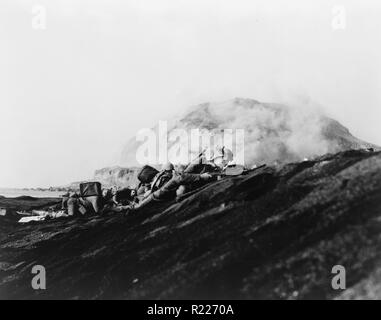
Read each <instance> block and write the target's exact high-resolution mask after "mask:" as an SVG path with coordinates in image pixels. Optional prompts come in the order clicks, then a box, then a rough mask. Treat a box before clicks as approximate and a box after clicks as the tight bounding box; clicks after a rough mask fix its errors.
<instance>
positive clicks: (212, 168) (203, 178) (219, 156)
mask: <svg viewBox="0 0 381 320" xmlns="http://www.w3.org/2000/svg"><path fill="white" fill-rule="evenodd" d="M232 160H233V153H232V151H231V150H229V149H227V148H225V147H222V148H217V149H216V150H215V151H214V152H213V153H212V154H211V157H210V158H209V159H207V158H206V156H205V152H204V153H202V154H200V155H199V157H198V158H197V159H196V160H194V161H192V163H190V164H189V165H188V166H187V167H186V168H185V169H184V171H183V172H182V173H179V172H175V171H173V176H172V178H171V179H170V180H169V181H168V182H166V183H165V184H164V185H163V186H162V187H160V188H158V189H156V190H152V193H151V194H150V195H149V196H148V197H146V198H145V199H143V200H142V201H141V202H140V203H139V204H138V205H135V206H134V207H133V208H132V209H138V208H142V207H144V206H146V205H147V204H149V203H151V202H152V201H155V200H156V201H167V200H171V199H173V198H175V197H176V195H177V196H179V195H181V194H182V193H184V192H188V191H191V190H194V189H196V188H199V187H201V186H203V185H205V184H206V183H208V182H210V181H212V180H213V179H216V178H217V176H218V173H221V172H222V170H223V169H224V168H225V167H226V166H227V164H228V163H229V162H231V161H232Z"/></svg>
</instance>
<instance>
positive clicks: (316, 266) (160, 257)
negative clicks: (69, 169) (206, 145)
mask: <svg viewBox="0 0 381 320" xmlns="http://www.w3.org/2000/svg"><path fill="white" fill-rule="evenodd" d="M0 223H1V220H0ZM11 227H12V228H11V230H9V232H8V233H7V237H6V238H3V239H2V240H1V241H0V270H1V271H0V297H1V298H22V299H25V298H31V299H51V298H69V299H106V298H123V299H168V298H173V299H185V298H190V299H192V298H196V299H202V298H231V299H239V298H243V299H312V298H322V299H331V298H339V299H341V298H381V261H380V258H381V250H380V249H381V233H380V231H381V153H370V152H365V151H347V152H342V153H339V154H336V155H326V156H323V157H321V158H319V159H317V160H315V161H305V162H301V163H295V164H289V165H286V166H284V167H282V168H279V169H275V168H262V169H259V170H257V171H255V172H252V173H250V174H248V175H245V176H240V177H229V178H225V179H223V180H221V181H218V182H215V183H213V184H211V185H210V186H208V187H207V188H205V189H203V190H202V191H200V192H199V193H197V194H195V195H193V196H191V197H189V198H187V199H185V200H184V201H183V202H181V203H170V204H165V203H158V204H157V206H156V207H150V208H145V209H142V210H141V211H140V212H137V213H135V214H133V215H132V214H131V215H129V216H124V215H122V214H114V215H109V216H102V217H92V218H86V219H67V220H65V219H62V220H57V221H49V222H40V223H33V224H31V225H25V226H21V225H12V226H11ZM36 264H41V265H43V266H45V268H46V275H47V290H45V291H33V290H32V289H31V286H30V282H31V279H32V276H33V275H32V274H31V268H32V266H33V265H36ZM337 264H340V265H343V266H344V267H345V268H346V276H347V283H346V285H347V288H348V289H347V290H345V291H335V290H333V289H332V288H331V279H332V276H333V275H332V274H331V270H332V267H333V266H334V265H337Z"/></svg>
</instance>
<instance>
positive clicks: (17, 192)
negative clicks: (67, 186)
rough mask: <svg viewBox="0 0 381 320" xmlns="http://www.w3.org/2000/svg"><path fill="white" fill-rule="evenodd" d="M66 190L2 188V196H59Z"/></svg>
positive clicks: (0, 192) (0, 193) (0, 190)
mask: <svg viewBox="0 0 381 320" xmlns="http://www.w3.org/2000/svg"><path fill="white" fill-rule="evenodd" d="M64 193H65V192H63V191H42V190H29V189H28V190H27V189H8V188H0V196H4V197H6V198H16V197H20V196H29V197H34V198H59V197H60V196H62V195H63V194H64Z"/></svg>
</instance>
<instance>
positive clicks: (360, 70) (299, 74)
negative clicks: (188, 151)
mask: <svg viewBox="0 0 381 320" xmlns="http://www.w3.org/2000/svg"><path fill="white" fill-rule="evenodd" d="M37 5H38V6H37ZM337 5H342V8H344V9H345V27H344V28H338V29H335V28H334V27H333V26H332V21H333V19H335V15H337V10H336V9H337ZM41 8H42V9H44V10H45V11H46V26H45V28H43V29H38V28H37V29H36V28H35V26H34V25H33V23H34V22H35V19H36V15H37V14H38V12H39V10H41ZM335 8H336V9H335ZM340 8H341V7H339V9H340ZM380 14H381V3H379V2H378V1H376V0H365V1H361V2H358V1H354V0H351V1H345V3H342V4H341V3H337V2H336V1H330V0H322V1H319V2H317V1H312V0H291V1H287V2H284V1H281V0H263V1H262V0H261V1H257V0H255V1H249V0H241V1H237V0H235V1H221V0H193V1H183V0H173V1H171V0H156V1H155V0H149V1H146V0H126V1H122V0H107V1H106V0H40V1H38V3H36V2H35V1H31V0H3V1H1V3H0V39H1V40H2V41H1V44H0V46H1V50H0V68H1V69H0V70H1V71H2V72H0V119H1V124H0V146H1V154H2V155H1V157H0V187H2V188H23V187H49V186H60V185H66V184H69V183H70V182H74V181H80V180H82V179H87V178H90V177H91V176H92V175H93V172H94V171H95V170H96V169H100V168H102V167H107V166H113V165H118V161H119V157H120V153H121V152H122V148H123V145H124V144H125V143H126V142H127V141H128V140H129V139H130V138H131V137H133V136H134V135H135V134H136V132H137V131H138V130H139V129H141V128H142V127H152V126H153V125H155V124H156V123H157V122H158V121H159V120H165V119H169V118H171V117H172V116H173V115H176V114H179V113H181V112H183V111H184V110H185V109H186V108H188V107H190V106H193V105H197V104H200V103H204V102H209V101H224V100H228V99H233V98H235V97H242V98H251V99H255V100H259V101H261V102H262V101H263V102H280V103H287V104H293V103H294V102H295V101H308V102H311V103H308V105H310V104H312V105H315V104H316V105H318V106H320V108H321V109H322V110H323V111H324V113H325V114H326V115H327V116H330V117H332V118H334V119H336V120H338V121H340V122H341V123H342V124H343V125H344V126H346V127H347V128H348V129H349V130H350V131H351V133H352V134H353V135H354V136H356V137H358V138H360V139H363V140H365V141H367V142H371V143H375V144H378V145H381V126H380V119H381V108H380V102H381V90H380V89H381V81H380V80H381V79H380V76H381V72H380V71H381V59H380V57H381V45H380V44H379V43H378V41H377V40H378V37H377V36H378V30H380V28H381V20H380V19H379V16H380Z"/></svg>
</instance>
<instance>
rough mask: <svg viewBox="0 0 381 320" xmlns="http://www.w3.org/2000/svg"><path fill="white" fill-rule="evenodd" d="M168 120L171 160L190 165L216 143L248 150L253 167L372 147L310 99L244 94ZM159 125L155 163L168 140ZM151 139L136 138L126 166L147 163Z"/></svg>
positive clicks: (125, 158) (129, 148) (247, 157)
mask: <svg viewBox="0 0 381 320" xmlns="http://www.w3.org/2000/svg"><path fill="white" fill-rule="evenodd" d="M168 123H170V124H168V141H169V142H168V158H169V160H170V161H172V162H174V163H184V164H185V163H187V162H189V160H190V159H192V158H193V157H195V156H196V155H197V154H198V153H199V152H200V151H201V150H203V149H205V148H207V147H212V149H213V146H216V145H219V146H222V145H225V146H227V147H229V148H232V151H233V152H234V153H235V154H236V155H237V156H240V155H243V154H244V164H245V165H246V166H249V167H251V166H253V165H258V164H262V163H267V164H272V163H287V162H292V161H300V160H303V159H305V158H308V159H310V158H313V157H316V156H319V155H323V154H325V153H327V152H336V151H339V150H344V149H348V148H361V147H364V148H365V147H368V146H369V145H368V144H366V143H364V142H362V141H361V140H359V139H357V138H355V137H353V136H352V135H351V134H350V133H349V131H348V130H347V129H346V128H345V127H343V126H342V125H341V124H340V123H338V122H337V121H334V120H332V119H330V118H328V117H326V116H325V115H324V114H323V113H322V111H321V108H320V107H319V106H316V105H314V104H312V103H310V102H308V101H299V102H297V101H294V103H293V104H292V105H290V106H289V105H283V104H276V103H261V102H258V101H256V100H252V99H242V98H236V99H233V100H228V101H225V102H221V103H204V104H201V105H198V106H195V107H192V108H190V109H188V110H187V113H185V114H184V115H183V116H181V117H178V118H176V119H174V120H172V121H169V122H168ZM158 127H159V126H156V127H154V128H153V132H154V133H155V134H154V136H156V137H157V140H156V141H155V146H154V148H153V149H150V150H148V152H154V153H155V152H156V153H155V154H154V157H153V158H151V159H153V161H152V162H149V163H150V164H161V162H160V156H159V150H160V148H162V147H163V144H160V139H159V138H158V136H159V134H158ZM196 129H199V130H200V134H201V136H202V137H203V138H201V139H199V141H200V142H201V143H200V144H192V143H191V132H192V130H196ZM237 130H241V131H243V132H244V144H243V143H239V141H237V139H236V136H235V132H236V131H237ZM226 131H228V132H232V133H233V138H232V139H231V141H230V140H224V138H225V135H224V134H225V132H226ZM184 137H185V138H184ZM146 141H148V138H147V139H146V140H144V141H136V140H135V139H132V140H131V141H130V143H129V144H128V145H127V146H126V148H125V149H124V152H123V164H124V165H127V166H135V165H142V164H145V163H144V161H139V163H137V162H136V158H134V156H135V155H136V154H137V152H140V151H141V149H140V148H141V147H142V146H144V147H145V146H146ZM229 142H231V144H229ZM146 149H147V148H146ZM138 150H139V151H138ZM237 162H239V163H242V161H237Z"/></svg>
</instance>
